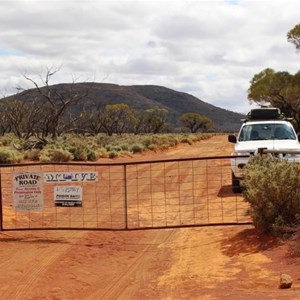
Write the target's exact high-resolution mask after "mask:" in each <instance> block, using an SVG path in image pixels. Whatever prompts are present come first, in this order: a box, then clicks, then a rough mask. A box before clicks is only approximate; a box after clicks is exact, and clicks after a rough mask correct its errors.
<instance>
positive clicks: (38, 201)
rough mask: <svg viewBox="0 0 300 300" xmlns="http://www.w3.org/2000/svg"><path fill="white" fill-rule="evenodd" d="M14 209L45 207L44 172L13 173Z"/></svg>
mask: <svg viewBox="0 0 300 300" xmlns="http://www.w3.org/2000/svg"><path fill="white" fill-rule="evenodd" d="M13 209H14V210H15V211H42V210H43V209H44V197H43V176H42V173H40V172H22V173H13Z"/></svg>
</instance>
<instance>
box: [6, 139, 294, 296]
mask: <svg viewBox="0 0 300 300" xmlns="http://www.w3.org/2000/svg"><path fill="white" fill-rule="evenodd" d="M231 149H232V147H231V145H228V143H227V142H226V137H223V138H222V139H220V138H219V137H214V138H212V139H211V140H209V141H203V142H200V143H198V144H196V145H193V146H189V145H183V146H179V147H177V148H175V149H172V150H170V151H165V152H161V153H156V154H155V155H153V154H151V155H149V154H147V155H145V154H142V155H139V156H136V157H135V159H149V158H150V159H151V158H155V159H157V158H166V157H185V156H207V155H228V154H229V153H230V152H231ZM287 250H288V249H287V247H286V246H285V245H283V244H280V243H278V241H275V240H272V239H270V238H268V237H263V236H260V235H258V234H257V232H256V231H255V230H254V228H253V227H252V226H239V227H237V226H236V227H233V226H227V227H199V228H182V229H165V230H161V229H160V230H146V231H128V232H109V231H106V232H103V231H80V232H78V231H19V232H18V231H16V232H5V233H1V234H0V267H1V273H0V299H263V298H264V299H299V298H300V296H299V295H300V281H299V280H300V271H299V264H300V260H299V259H292V258H289V257H287ZM280 273H289V274H290V275H291V276H292V277H293V279H294V284H293V287H292V289H289V290H279V289H278V282H279V275H280Z"/></svg>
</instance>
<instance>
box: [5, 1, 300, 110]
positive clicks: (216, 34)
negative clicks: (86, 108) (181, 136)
mask: <svg viewBox="0 0 300 300" xmlns="http://www.w3.org/2000/svg"><path fill="white" fill-rule="evenodd" d="M299 12H300V1H299V0H135V1H129V0H107V1H105V0H98V1H97V0H0V93H1V95H2V96H8V95H10V94H14V93H16V92H17V91H18V89H19V88H23V89H27V88H32V87H33V85H32V83H31V82H30V81H28V80H26V79H25V77H29V78H31V79H33V80H35V81H36V82H37V83H38V84H39V85H40V86H42V85H43V82H42V80H41V79H43V78H45V74H46V72H47V70H52V71H57V72H56V73H55V75H54V76H52V77H51V81H50V82H49V84H56V83H67V82H90V81H94V82H101V83H113V84H118V85H144V84H151V85H160V86H165V87H167V88H170V89H173V90H176V91H180V92H185V93H189V94H191V95H193V96H195V97H197V98H199V99H201V100H202V101H204V102H207V103H210V104H212V105H215V106H218V107H221V108H224V109H227V110H231V111H235V112H240V113H246V112H247V111H248V110H249V109H250V108H253V107H255V106H253V105H250V104H249V101H248V99H247V90H248V89H249V87H250V80H251V79H252V78H253V76H254V75H255V74H257V73H259V72H261V71H262V70H264V69H266V68H272V69H274V70H275V71H288V72H289V73H291V74H295V73H296V72H297V71H298V70H299V68H300V53H299V52H297V51H296V49H295V47H294V45H293V44H291V43H289V42H288V41H287V37H286V35H287V33H288V31H289V30H291V29H292V28H294V26H295V25H297V24H299V23H300V14H299Z"/></svg>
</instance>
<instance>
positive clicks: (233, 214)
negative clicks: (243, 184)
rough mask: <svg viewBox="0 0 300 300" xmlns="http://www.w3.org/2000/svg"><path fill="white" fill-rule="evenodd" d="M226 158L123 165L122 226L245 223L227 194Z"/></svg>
mask: <svg viewBox="0 0 300 300" xmlns="http://www.w3.org/2000/svg"><path fill="white" fill-rule="evenodd" d="M229 158H230V157H222V158H203V159H200V158H199V159H185V160H176V161H165V162H162V161H160V162H145V163H139V164H133V165H132V164H131V165H128V166H127V167H126V170H127V171H126V173H127V191H128V194H127V201H128V228H153V227H172V226H192V225H205V224H232V223H248V222H251V220H250V218H249V216H247V214H246V212H247V209H248V204H247V203H246V202H245V201H244V200H243V197H242V195H241V194H233V192H232V188H231V167H230V160H229Z"/></svg>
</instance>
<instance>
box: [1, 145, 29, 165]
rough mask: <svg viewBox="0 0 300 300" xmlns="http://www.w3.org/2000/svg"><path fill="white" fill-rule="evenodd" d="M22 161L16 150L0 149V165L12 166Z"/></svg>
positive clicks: (21, 156)
mask: <svg viewBox="0 0 300 300" xmlns="http://www.w3.org/2000/svg"><path fill="white" fill-rule="evenodd" d="M22 159H23V155H22V154H21V153H19V152H17V151H16V150H13V149H10V148H6V147H2V148H0V163H1V164H13V163H19V162H21V161H22Z"/></svg>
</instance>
